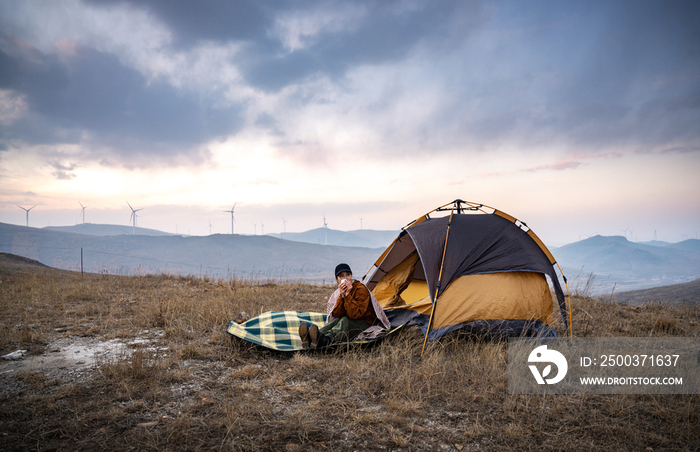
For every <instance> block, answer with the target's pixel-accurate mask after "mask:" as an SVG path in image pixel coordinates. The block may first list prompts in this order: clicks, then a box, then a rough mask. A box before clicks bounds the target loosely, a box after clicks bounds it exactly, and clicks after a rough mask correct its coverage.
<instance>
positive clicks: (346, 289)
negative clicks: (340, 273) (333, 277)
mask: <svg viewBox="0 0 700 452" xmlns="http://www.w3.org/2000/svg"><path fill="white" fill-rule="evenodd" d="M338 288H339V289H340V295H342V296H346V295H347V294H349V293H350V291H351V290H352V281H351V280H349V279H346V280H344V281H343V282H341V283H340V285H339V286H338Z"/></svg>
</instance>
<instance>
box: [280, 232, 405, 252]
mask: <svg viewBox="0 0 700 452" xmlns="http://www.w3.org/2000/svg"><path fill="white" fill-rule="evenodd" d="M269 235H270V236H273V237H279V238H282V239H284V240H292V241H294V242H305V243H316V244H318V245H337V246H359V247H365V248H386V247H387V246H389V245H390V244H391V242H392V241H393V240H394V239H395V238H396V237H397V236H398V235H399V231H375V230H372V229H359V230H356V231H337V230H335V229H329V228H318V229H312V230H310V231H306V232H286V233H284V234H269Z"/></svg>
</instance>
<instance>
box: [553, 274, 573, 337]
mask: <svg viewBox="0 0 700 452" xmlns="http://www.w3.org/2000/svg"><path fill="white" fill-rule="evenodd" d="M556 264H557V267H559V273H561V274H562V276H563V275H564V272H563V271H562V269H561V266H560V265H559V262H557V263H556ZM564 287H566V301H567V302H568V303H569V338H570V340H571V341H573V340H574V323H573V318H572V316H571V295H570V294H569V283H568V282H566V277H564Z"/></svg>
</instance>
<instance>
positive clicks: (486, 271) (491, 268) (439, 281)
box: [363, 199, 573, 353]
mask: <svg viewBox="0 0 700 452" xmlns="http://www.w3.org/2000/svg"><path fill="white" fill-rule="evenodd" d="M448 211H449V215H447V216H439V215H440V212H448ZM443 215H444V214H443ZM555 266H556V267H557V268H559V273H561V276H562V278H563V280H564V284H565V287H566V277H565V276H564V275H563V273H562V271H561V267H559V265H558V264H557V262H556V260H555V259H554V256H553V255H552V253H551V252H550V251H549V250H548V249H547V247H546V246H545V245H544V243H542V241H541V240H540V239H539V238H538V237H537V235H535V233H534V232H533V231H532V230H531V229H530V228H528V226H527V225H526V224H525V223H523V222H521V221H520V220H518V219H516V218H514V217H512V216H510V215H508V214H506V213H504V212H501V211H499V210H496V209H494V208H492V207H488V206H485V205H483V204H476V203H472V202H466V201H462V200H461V199H457V200H455V201H453V202H451V203H448V204H445V205H444V206H441V207H438V208H437V209H434V210H432V211H430V212H428V213H427V214H425V215H423V216H421V217H420V218H418V219H416V220H415V221H413V222H411V223H409V224H408V225H406V226H405V227H403V228H402V231H401V232H400V233H399V236H398V237H397V238H396V239H395V240H394V241H393V242H392V243H391V245H389V247H388V248H387V249H386V250H385V251H384V252H383V253H382V255H381V256H380V257H379V259H377V261H376V262H375V264H374V265H373V266H372V267H371V268H370V270H369V271H368V272H367V274H366V275H365V276H364V278H363V282H364V283H365V284H366V285H367V287H368V288H369V289H370V290H371V291H372V293H373V294H374V295H375V297H376V298H377V300H378V301H379V304H380V305H381V306H382V307H383V308H384V310H385V312H386V314H387V316H388V317H389V319H390V320H391V322H392V326H395V325H399V324H405V323H408V322H411V323H413V324H417V325H419V326H420V327H421V329H422V331H423V333H424V334H425V340H424V342H423V350H425V344H426V342H427V341H428V340H433V339H437V338H439V337H441V336H443V335H445V334H447V333H449V332H451V331H454V330H456V329H459V328H469V329H470V330H472V331H474V332H480V333H485V334H491V335H501V336H502V335H505V336H524V335H530V336H540V337H546V336H556V333H555V331H554V328H553V326H554V316H553V304H554V303H553V299H552V295H551V293H550V286H549V284H548V282H547V278H546V276H549V279H550V281H551V284H552V287H553V288H554V292H555V294H556V300H557V304H558V306H559V310H560V312H561V315H562V318H563V320H564V325H565V326H566V328H567V330H568V331H567V332H568V333H569V334H571V335H572V334H573V333H572V329H571V306H570V303H569V304H568V306H567V301H568V298H569V295H568V287H567V288H566V292H567V294H566V295H565V294H564V292H563V290H562V287H561V285H560V284H559V279H558V277H557V274H556V272H555V268H554V267H555ZM567 313H568V318H567ZM421 353H422V352H421Z"/></svg>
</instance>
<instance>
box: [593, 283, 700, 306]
mask: <svg viewBox="0 0 700 452" xmlns="http://www.w3.org/2000/svg"><path fill="white" fill-rule="evenodd" d="M606 298H607V299H611V298H612V299H614V300H615V301H618V302H620V303H626V304H631V305H636V306H639V305H642V304H644V303H649V302H658V303H661V304H665V305H671V306H688V305H690V306H692V305H697V304H700V279H696V280H695V281H691V282H687V283H681V284H672V285H669V286H663V287H654V288H651V289H644V290H631V291H628V292H621V293H615V294H612V295H610V296H608V297H606Z"/></svg>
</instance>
